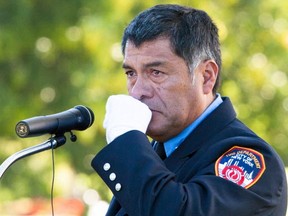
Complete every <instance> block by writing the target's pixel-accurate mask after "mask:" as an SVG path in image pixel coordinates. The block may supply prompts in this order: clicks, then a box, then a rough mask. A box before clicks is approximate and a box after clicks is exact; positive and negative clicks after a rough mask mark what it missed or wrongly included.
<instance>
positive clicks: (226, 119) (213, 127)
mask: <svg viewBox="0 0 288 216" xmlns="http://www.w3.org/2000/svg"><path fill="white" fill-rule="evenodd" d="M222 99H223V103H222V104H220V105H219V107H217V108H216V110H214V111H213V112H212V113H211V114H210V115H209V116H207V118H206V119H204V121H203V122H202V123H201V124H200V125H199V126H198V127H197V128H195V130H194V131H193V132H192V133H191V134H190V135H189V136H188V137H187V138H186V139H185V140H184V141H183V143H182V144H181V145H180V146H179V147H178V148H177V149H176V150H175V151H174V152H173V153H172V154H171V155H170V157H168V158H167V159H166V160H165V164H166V167H167V168H168V169H169V170H171V171H172V172H174V173H177V170H178V169H180V168H181V167H182V165H183V164H184V163H185V161H186V160H187V159H189V158H190V157H192V155H193V154H194V153H195V152H196V151H197V150H198V149H199V148H200V147H203V146H204V145H205V144H208V143H209V142H208V140H209V139H210V138H211V137H212V136H214V135H215V134H217V133H218V132H219V131H221V130H222V129H223V128H224V127H225V126H226V125H227V124H229V123H230V122H231V121H233V120H234V119H235V118H236V113H235V111H234V108H233V106H232V104H231V101H230V99H229V98H226V97H224V98H222ZM207 132H209V133H207Z"/></svg>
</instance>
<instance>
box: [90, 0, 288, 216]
mask: <svg viewBox="0 0 288 216" xmlns="http://www.w3.org/2000/svg"><path fill="white" fill-rule="evenodd" d="M122 48H123V54H124V62H123V68H124V70H125V73H126V75H127V86H128V92H129V96H125V95H114V96H111V97H110V98H109V99H108V101H107V105H106V116H105V120H104V127H105V128H106V137H107V142H108V145H107V146H106V147H105V148H104V149H103V150H102V151H100V152H99V153H98V154H97V155H96V157H95V158H94V159H93V161H92V166H93V167H94V169H95V170H96V171H97V172H98V174H99V175H100V176H101V177H102V179H103V180H104V181H105V183H106V184H107V185H108V187H109V188H110V189H111V190H112V192H113V194H114V197H113V199H112V201H111V204H110V207H109V209H108V212H107V215H129V216H144V215H145V216H146V215H147V216H152V215H157V216H162V215H163V216H177V215H187V216H188V215H189V216H191V215H197V216H198V215H205V216H207V215H217V216H218V215H221V216H222V215H225V216H226V215H227V216H228V215H237V216H242V215H243V216H248V215H274V216H281V215H285V212H286V205H287V197H286V196H287V188H286V178H285V171H284V166H283V164H282V162H281V160H280V158H279V156H278V155H277V154H276V153H275V151H274V150H273V149H272V148H271V147H270V146H269V145H268V144H267V143H266V142H265V141H263V140H262V139H261V138H259V137H258V136H257V135H256V134H254V133H253V132H252V131H251V130H250V129H248V128H247V127H246V126H245V125H244V124H243V123H241V122H240V121H239V120H238V119H237V118H236V114H235V112H234V109H233V107H232V104H231V102H230V100H229V98H227V97H221V96H220V95H219V94H217V88H218V86H219V77H220V69H221V54H220V45H219V40H218V30H217V27H216V26H215V25H214V23H213V22H212V20H211V19H210V17H209V16H208V15H207V14H206V13H205V12H203V11H200V10H196V9H192V8H188V7H182V6H178V5H158V6H155V7H152V8H150V9H148V10H146V11H144V12H142V13H141V14H139V15H138V16H137V17H136V18H135V19H134V20H133V21H132V22H131V23H130V24H129V25H128V27H127V28H126V29H125V32H124V36H123V41H122ZM146 135H148V136H149V137H151V138H152V139H153V141H152V145H151V143H150V141H149V139H148V138H147V136H146ZM161 148H162V153H161V152H160V151H161ZM163 148H164V149H163ZM154 149H155V150H154ZM163 151H164V153H163ZM156 152H158V154H157V153H156Z"/></svg>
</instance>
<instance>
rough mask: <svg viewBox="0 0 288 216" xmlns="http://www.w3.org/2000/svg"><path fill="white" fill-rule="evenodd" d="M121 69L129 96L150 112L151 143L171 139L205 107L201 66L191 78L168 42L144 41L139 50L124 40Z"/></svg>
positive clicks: (181, 60) (160, 40)
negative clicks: (122, 69) (144, 105)
mask: <svg viewBox="0 0 288 216" xmlns="http://www.w3.org/2000/svg"><path fill="white" fill-rule="evenodd" d="M123 68H124V70H125V72H126V74H127V87H128V92H129V95H131V96H132V97H134V98H136V99H138V100H140V101H142V102H143V103H145V104H146V105H147V106H148V107H149V108H150V110H151V111H152V119H151V122H150V124H149V126H148V130H147V135H148V136H150V137H151V138H153V139H155V140H158V141H166V140H168V139H170V138H172V137H174V136H175V135H177V134H178V133H180V132H181V131H182V130H183V129H184V128H186V127H187V126H188V125H189V124H191V123H192V122H193V121H194V120H195V119H196V118H197V117H198V116H199V115H200V114H201V113H202V112H203V111H204V109H205V108H206V107H207V100H206V99H205V94H204V93H203V83H204V78H203V74H202V69H201V64H200V65H199V67H197V68H196V70H195V71H194V75H191V74H190V72H189V69H188V66H187V64H186V63H185V61H184V60H183V59H182V58H180V57H179V56H177V55H176V54H174V53H173V51H172V49H171V46H170V42H169V40H168V39H164V38H159V39H156V40H153V41H148V42H144V43H143V44H141V46H140V47H136V46H135V45H134V44H133V43H132V42H131V41H128V42H127V44H126V48H125V56H124V62H123ZM210 102H211V101H210ZM210 102H209V103H210Z"/></svg>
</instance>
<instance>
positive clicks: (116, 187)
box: [115, 183, 122, 191]
mask: <svg viewBox="0 0 288 216" xmlns="http://www.w3.org/2000/svg"><path fill="white" fill-rule="evenodd" d="M121 187H122V186H121V184H120V183H117V184H116V185H115V190H116V191H120V190H121Z"/></svg>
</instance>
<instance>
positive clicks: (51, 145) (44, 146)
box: [0, 134, 75, 179]
mask: <svg viewBox="0 0 288 216" xmlns="http://www.w3.org/2000/svg"><path fill="white" fill-rule="evenodd" d="M73 135H74V134H73ZM74 136H75V135H74ZM65 143H66V137H65V136H64V134H61V135H55V136H54V137H51V138H50V139H48V140H47V141H45V142H43V143H41V144H38V145H35V146H31V147H28V148H26V149H23V150H20V151H18V152H16V153H14V154H12V155H11V156H9V157H8V158H7V159H6V160H5V161H4V162H3V163H2V164H1V165H0V179H1V177H2V175H3V174H4V172H5V171H6V170H7V169H8V168H9V167H10V166H11V165H12V164H13V163H15V162H16V161H17V160H20V159H21V158H24V157H27V156H29V155H33V154H36V153H39V152H42V151H45V150H48V149H56V148H58V147H60V146H62V145H64V144H65Z"/></svg>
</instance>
